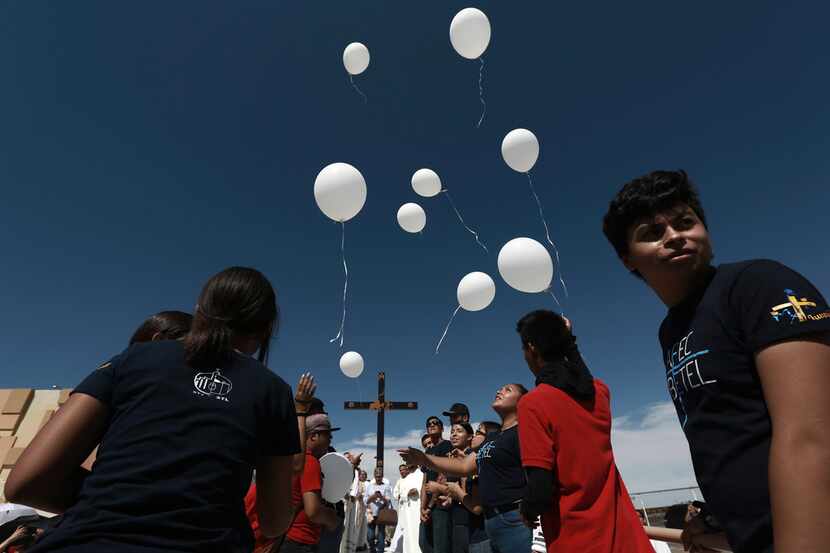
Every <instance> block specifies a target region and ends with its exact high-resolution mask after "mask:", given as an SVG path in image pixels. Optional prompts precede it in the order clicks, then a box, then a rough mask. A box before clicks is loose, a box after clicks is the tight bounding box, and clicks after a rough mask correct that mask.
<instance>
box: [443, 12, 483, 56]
mask: <svg viewBox="0 0 830 553" xmlns="http://www.w3.org/2000/svg"><path fill="white" fill-rule="evenodd" d="M450 42H451V43H452V47H453V48H455V51H456V52H458V53H459V54H460V55H462V56H463V57H465V58H467V59H470V60H474V59H478V58H480V57H481V54H483V53H484V51H485V50H486V49H487V45H488V44H490V21H489V20H488V19H487V16H486V15H484V12H483V11H481V10H479V9H476V8H464V9H463V10H461V11H460V12H458V13H457V14H455V17H453V18H452V23H450Z"/></svg>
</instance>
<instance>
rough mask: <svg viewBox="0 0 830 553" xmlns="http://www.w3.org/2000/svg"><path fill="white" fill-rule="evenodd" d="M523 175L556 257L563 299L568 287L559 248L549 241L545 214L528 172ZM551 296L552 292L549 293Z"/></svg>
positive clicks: (549, 240)
mask: <svg viewBox="0 0 830 553" xmlns="http://www.w3.org/2000/svg"><path fill="white" fill-rule="evenodd" d="M525 174H526V175H527V182H528V184H529V185H530V191H531V192H532V193H533V198H534V199H535V200H536V207H538V208H539V218H540V219H541V220H542V225H543V226H544V227H545V238H547V240H548V244H550V245H551V246H552V247H553V253H554V254H555V255H556V272H557V274H558V275H559V282H560V283H561V284H562V289H563V290H564V291H565V297H566V298H567V297H568V286H567V285H566V284H565V279H563V278H562V268H561V266H560V263H559V248H557V247H556V244H554V243H553V240H551V239H550V231H549V230H548V222H547V221H546V220H545V212H544V211H543V210H542V202H540V201H539V196H538V195H537V194H536V189H535V188H534V187H533V179H532V178H531V176H530V171H528V172H527V173H525ZM549 290H550V289H549ZM551 295H553V292H551ZM553 299H555V300H556V296H553ZM556 303H557V304H559V300H556ZM560 307H561V306H560Z"/></svg>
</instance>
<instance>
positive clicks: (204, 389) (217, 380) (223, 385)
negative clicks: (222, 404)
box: [193, 369, 233, 401]
mask: <svg viewBox="0 0 830 553" xmlns="http://www.w3.org/2000/svg"><path fill="white" fill-rule="evenodd" d="M193 387H194V388H196V390H195V391H194V392H193V393H194V394H198V395H200V396H207V397H212V398H214V399H218V400H220V401H229V399H228V396H229V395H230V393H231V389H232V388H233V382H231V380H230V379H229V378H228V377H226V376H224V375H223V374H222V371H221V370H220V369H214V370H213V372H209V373H198V374H197V375H196V376H194V377H193Z"/></svg>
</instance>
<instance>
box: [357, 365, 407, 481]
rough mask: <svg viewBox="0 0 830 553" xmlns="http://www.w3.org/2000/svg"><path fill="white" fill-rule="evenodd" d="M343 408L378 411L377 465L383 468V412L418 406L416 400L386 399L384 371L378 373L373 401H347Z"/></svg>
mask: <svg viewBox="0 0 830 553" xmlns="http://www.w3.org/2000/svg"><path fill="white" fill-rule="evenodd" d="M343 408H344V409H347V410H354V409H362V410H369V411H377V412H378V433H377V455H376V456H375V459H376V460H377V466H378V467H381V468H383V436H384V422H385V421H384V414H385V413H386V411H391V410H393V409H394V410H413V409H417V408H418V402H417V401H386V373H384V372H379V373H378V398H377V399H376V400H375V401H347V402H345V404H344V405H343Z"/></svg>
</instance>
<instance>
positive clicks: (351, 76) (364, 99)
mask: <svg viewBox="0 0 830 553" xmlns="http://www.w3.org/2000/svg"><path fill="white" fill-rule="evenodd" d="M349 82H350V83H352V88H354V89H355V90H356V91H357V93H358V94H360V95H361V96H362V97H363V103H364V104H368V103H369V98H367V97H366V95H365V94H363V91H362V90H360V89H359V88H358V87H357V83H355V82H354V76H353V75H351V74H350V75H349Z"/></svg>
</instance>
